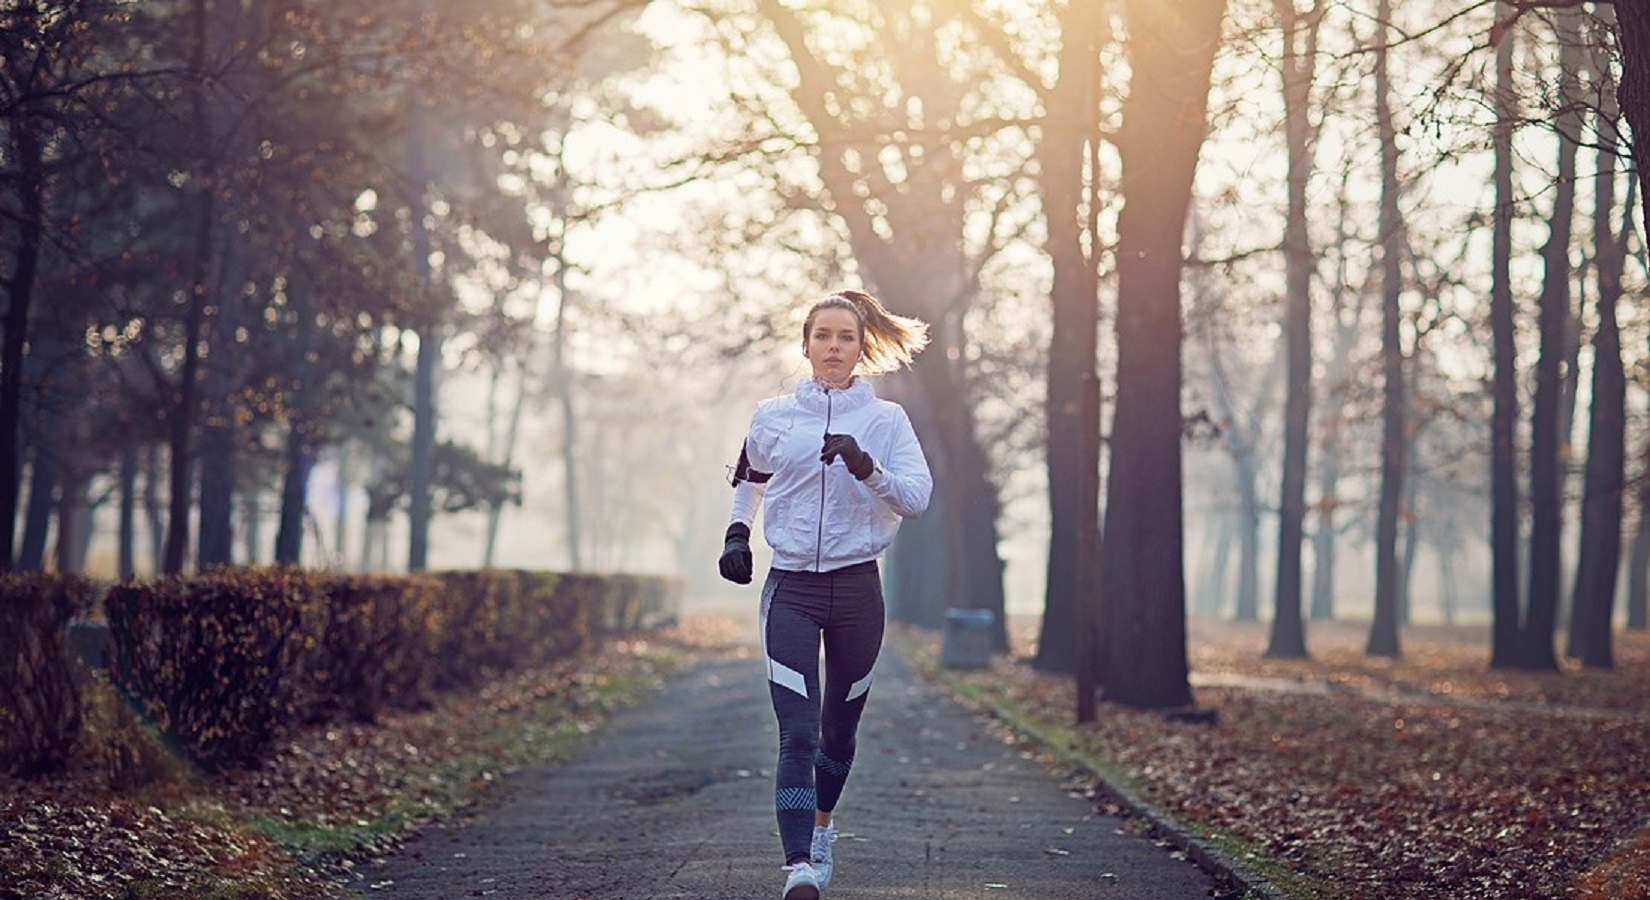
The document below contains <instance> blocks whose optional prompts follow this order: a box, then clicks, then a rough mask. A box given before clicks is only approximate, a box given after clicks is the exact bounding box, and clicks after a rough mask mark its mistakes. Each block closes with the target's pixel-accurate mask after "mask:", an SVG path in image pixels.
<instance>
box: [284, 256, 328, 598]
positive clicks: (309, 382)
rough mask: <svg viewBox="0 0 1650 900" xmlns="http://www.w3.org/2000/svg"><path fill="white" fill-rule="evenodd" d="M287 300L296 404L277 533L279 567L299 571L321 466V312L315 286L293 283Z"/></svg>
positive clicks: (289, 385) (291, 384)
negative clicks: (316, 352) (317, 359)
mask: <svg viewBox="0 0 1650 900" xmlns="http://www.w3.org/2000/svg"><path fill="white" fill-rule="evenodd" d="M287 297H288V300H289V302H290V303H291V305H292V314H293V322H292V363H291V368H290V369H289V372H290V380H289V381H288V383H287V390H288V391H289V392H290V394H291V397H292V401H291V407H290V408H291V412H290V416H291V418H290V419H289V420H288V421H287V436H286V471H285V472H283V473H282V476H281V512H280V524H279V525H278V526H277V527H276V529H275V562H276V563H278V564H280V565H289V566H295V565H298V564H299V562H301V561H302V560H303V556H304V519H305V515H306V513H307V505H308V504H307V500H308V496H309V475H310V472H311V470H312V469H313V468H314V465H315V433H314V432H315V428H316V423H315V421H314V415H315V406H316V403H315V400H316V394H317V393H318V392H319V389H320V387H321V386H320V385H319V384H317V383H316V371H315V364H314V361H313V360H311V359H310V351H311V350H312V349H313V348H314V345H315V307H314V303H313V298H312V297H311V295H310V291H309V286H308V285H307V284H303V283H301V282H299V281H296V280H293V281H290V282H289V283H288V285H287ZM323 552H324V550H323Z"/></svg>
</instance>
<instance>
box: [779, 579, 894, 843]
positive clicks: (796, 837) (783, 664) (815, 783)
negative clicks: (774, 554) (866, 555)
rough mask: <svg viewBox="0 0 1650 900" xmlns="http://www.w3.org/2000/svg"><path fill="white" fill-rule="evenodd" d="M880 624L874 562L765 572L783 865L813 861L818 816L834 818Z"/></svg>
mask: <svg viewBox="0 0 1650 900" xmlns="http://www.w3.org/2000/svg"><path fill="white" fill-rule="evenodd" d="M882 628H883V608H882V580H881V578H880V577H879V575H878V573H877V564H876V561H875V560H873V561H870V562H864V563H859V564H857V565H852V566H848V567H846V568H842V569H837V570H835V571H832V572H787V571H784V570H782V569H770V570H769V571H768V579H767V581H766V582H765V583H764V584H763V585H762V649H763V654H764V655H765V656H766V657H767V667H768V693H769V694H770V695H771V696H772V698H773V712H774V715H775V716H776V717H777V718H778V720H779V767H778V769H777V770H776V771H775V773H774V811H775V815H776V816H777V817H778V820H779V840H780V843H781V844H782V845H783V847H784V849H785V863H786V865H790V864H791V863H796V862H801V861H803V860H806V859H808V856H809V851H810V846H811V844H812V842H813V825H814V810H816V809H817V810H820V811H822V812H831V811H832V810H835V809H836V802H837V798H839V797H841V796H842V786H843V784H844V783H846V782H847V780H848V770H849V769H850V768H852V767H853V764H854V735H855V733H856V732H857V731H858V730H859V716H860V713H862V712H864V710H865V698H866V695H867V693H868V692H869V691H870V689H871V669H872V667H874V666H875V665H876V661H877V654H878V653H879V652H880V651H881V649H882ZM822 636H823V638H824V642H825V690H824V692H823V693H821V691H820V689H819V645H820V638H821V637H822Z"/></svg>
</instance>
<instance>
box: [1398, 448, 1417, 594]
mask: <svg viewBox="0 0 1650 900" xmlns="http://www.w3.org/2000/svg"><path fill="white" fill-rule="evenodd" d="M1404 466H1405V469H1406V471H1405V475H1406V477H1405V478H1404V504H1403V508H1404V509H1406V510H1408V511H1409V512H1410V515H1409V516H1407V517H1406V520H1405V521H1403V522H1402V523H1401V524H1402V525H1403V532H1404V552H1403V553H1402V554H1400V555H1399V557H1398V624H1399V625H1400V626H1403V625H1408V624H1410V622H1411V621H1412V619H1411V617H1412V616H1414V614H1415V608H1414V606H1413V605H1412V604H1413V602H1414V598H1415V595H1414V594H1413V593H1412V592H1411V588H1412V587H1413V586H1414V582H1415V557H1416V554H1418V553H1419V552H1420V547H1421V523H1420V521H1419V520H1418V519H1417V518H1416V516H1415V515H1414V510H1415V502H1416V495H1417V493H1418V490H1417V484H1416V482H1417V481H1418V479H1416V478H1415V477H1414V472H1415V469H1416V465H1415V442H1414V440H1413V436H1412V439H1411V441H1410V448H1409V454H1408V455H1407V456H1406V457H1405V460H1404Z"/></svg>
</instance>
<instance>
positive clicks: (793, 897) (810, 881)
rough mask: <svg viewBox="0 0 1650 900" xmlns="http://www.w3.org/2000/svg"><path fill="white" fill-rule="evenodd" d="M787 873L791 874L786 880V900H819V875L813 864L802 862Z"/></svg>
mask: <svg viewBox="0 0 1650 900" xmlns="http://www.w3.org/2000/svg"><path fill="white" fill-rule="evenodd" d="M785 871H787V872H789V873H791V874H790V876H789V877H788V878H786V879H785V893H784V894H783V895H782V896H783V898H784V900H819V873H818V872H815V871H814V867H813V866H812V865H811V864H809V863H805V862H800V863H797V864H796V865H794V866H786V867H785Z"/></svg>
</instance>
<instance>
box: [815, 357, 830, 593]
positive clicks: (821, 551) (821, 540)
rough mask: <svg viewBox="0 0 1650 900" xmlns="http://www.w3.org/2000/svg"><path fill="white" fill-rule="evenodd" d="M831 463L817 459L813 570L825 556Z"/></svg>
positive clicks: (827, 400)
mask: <svg viewBox="0 0 1650 900" xmlns="http://www.w3.org/2000/svg"><path fill="white" fill-rule="evenodd" d="M825 433H826V434H830V433H831V389H830V388H826V389H825ZM830 468H831V464H830V463H828V462H826V461H824V460H820V461H819V529H818V531H817V532H815V534H814V571H815V572H818V571H819V570H820V566H821V565H823V563H824V556H825V473H826V472H828V471H830Z"/></svg>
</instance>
